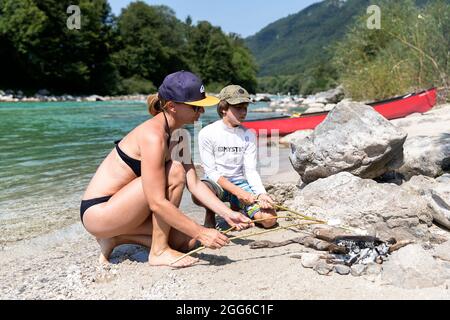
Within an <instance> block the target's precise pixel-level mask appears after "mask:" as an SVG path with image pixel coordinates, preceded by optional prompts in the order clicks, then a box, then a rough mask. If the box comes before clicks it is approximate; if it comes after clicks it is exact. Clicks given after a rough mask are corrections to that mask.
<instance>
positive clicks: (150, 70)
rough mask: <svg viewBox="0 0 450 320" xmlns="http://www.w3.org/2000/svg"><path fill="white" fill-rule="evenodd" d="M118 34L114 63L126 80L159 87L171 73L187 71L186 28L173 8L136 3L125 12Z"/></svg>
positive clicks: (123, 12)
mask: <svg viewBox="0 0 450 320" xmlns="http://www.w3.org/2000/svg"><path fill="white" fill-rule="evenodd" d="M118 30H119V33H120V49H119V50H118V51H117V52H116V53H115V54H114V58H113V59H114V62H115V64H116V66H117V67H118V69H119V72H120V75H121V77H123V78H124V79H131V78H133V77H135V78H134V79H135V81H137V80H136V79H141V81H144V82H145V81H148V82H152V83H155V84H159V83H161V82H162V81H163V79H164V76H165V75H167V74H168V73H171V72H174V71H177V70H180V69H186V68H188V64H187V61H186V59H185V58H184V56H183V54H182V52H183V47H185V36H184V26H183V24H182V23H181V22H180V21H179V20H177V18H176V17H175V13H174V12H173V10H171V9H170V8H168V7H166V6H149V5H147V4H146V3H144V2H142V1H137V2H133V3H131V4H129V5H128V7H127V8H125V9H124V10H122V13H121V15H120V16H119V18H118ZM136 77H137V78H136Z"/></svg>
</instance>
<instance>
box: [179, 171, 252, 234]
mask: <svg viewBox="0 0 450 320" xmlns="http://www.w3.org/2000/svg"><path fill="white" fill-rule="evenodd" d="M184 167H185V170H186V180H187V186H188V189H189V191H190V192H191V193H192V194H193V195H194V197H196V198H197V199H198V200H199V201H200V202H201V203H203V205H205V206H206V207H207V208H209V209H210V210H211V211H213V212H215V213H217V214H218V215H219V216H221V217H222V218H224V219H225V221H227V223H228V224H229V225H230V226H232V227H233V226H236V229H238V230H242V229H245V228H248V227H251V226H253V224H252V221H251V220H250V219H249V218H247V217H245V216H244V215H242V214H241V213H239V212H236V211H233V210H231V209H230V208H229V207H228V206H226V205H225V204H224V203H223V202H222V201H220V199H219V198H217V196H216V195H215V194H214V193H213V192H212V191H211V189H209V188H208V187H207V186H206V185H205V184H204V183H203V182H202V181H200V179H198V176H197V173H196V171H195V167H194V165H192V164H189V165H184Z"/></svg>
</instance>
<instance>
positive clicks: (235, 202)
mask: <svg viewBox="0 0 450 320" xmlns="http://www.w3.org/2000/svg"><path fill="white" fill-rule="evenodd" d="M201 181H203V182H205V183H207V184H209V185H210V186H211V187H212V189H213V190H214V192H215V193H216V195H217V197H218V198H219V199H220V200H221V201H223V202H229V203H230V204H231V206H232V208H239V211H240V212H241V213H243V214H245V215H246V216H248V217H249V218H250V219H253V217H254V216H255V214H257V213H258V212H259V211H260V210H261V207H260V206H259V204H257V203H254V204H251V205H245V204H243V203H241V202H240V201H239V199H238V198H237V197H236V196H235V195H234V194H231V193H229V192H228V191H226V190H224V189H223V188H222V187H221V186H220V185H218V184H217V183H216V182H214V181H212V180H211V179H208V178H206V179H202V180H201ZM230 182H231V183H232V184H234V185H235V186H237V187H239V188H241V189H243V190H244V191H247V192H249V193H251V194H253V195H255V193H254V192H253V190H252V188H251V187H250V185H249V184H248V181H247V180H235V181H233V180H230Z"/></svg>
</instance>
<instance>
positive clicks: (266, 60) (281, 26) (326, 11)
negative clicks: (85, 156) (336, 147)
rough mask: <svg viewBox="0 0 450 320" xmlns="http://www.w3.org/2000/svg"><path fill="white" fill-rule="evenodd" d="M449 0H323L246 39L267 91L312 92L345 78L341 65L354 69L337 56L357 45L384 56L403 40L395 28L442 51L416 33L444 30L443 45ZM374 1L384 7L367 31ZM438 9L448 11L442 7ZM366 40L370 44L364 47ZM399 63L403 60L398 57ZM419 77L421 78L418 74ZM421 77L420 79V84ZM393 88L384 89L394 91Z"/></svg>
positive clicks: (431, 35) (261, 84) (261, 86)
mask: <svg viewBox="0 0 450 320" xmlns="http://www.w3.org/2000/svg"><path fill="white" fill-rule="evenodd" d="M440 3H441V4H442V5H441V4H440ZM449 3H450V0H401V1H386V0H377V1H371V0H325V1H321V2H318V3H315V4H313V5H311V6H309V7H307V8H305V9H304V10H302V11H300V12H298V13H297V14H293V15H289V16H288V17H285V18H283V19H280V20H278V21H275V22H273V23H271V24H269V25H268V26H267V27H265V28H263V29H262V30H261V31H259V32H258V33H256V34H255V35H254V36H251V37H248V38H246V39H245V43H246V44H247V46H248V47H249V48H250V50H251V51H252V53H253V55H254V56H255V58H256V61H257V64H258V67H259V73H258V76H259V77H258V89H259V90H260V91H267V92H282V93H287V92H291V93H302V94H310V93H313V92H317V91H320V90H325V89H328V88H330V87H333V86H336V85H337V84H339V83H342V78H343V75H345V74H346V72H345V70H344V69H343V67H345V68H347V70H356V67H355V66H352V64H351V61H347V62H346V63H345V64H342V63H341V62H342V61H336V60H337V59H336V57H337V55H338V54H339V55H340V56H347V55H348V56H350V55H351V54H354V53H355V51H357V50H362V51H363V52H364V51H365V50H366V49H367V50H368V51H371V50H374V48H373V47H376V48H375V51H376V52H377V53H379V54H380V57H381V54H382V53H385V52H384V51H383V50H382V49H385V48H390V47H392V46H394V45H395V43H396V42H399V41H398V39H393V37H392V36H391V35H389V32H395V33H396V35H397V36H401V37H404V40H406V39H408V41H411V42H414V43H416V44H417V45H419V46H421V48H422V49H424V50H428V51H427V52H428V53H430V55H431V56H432V55H434V54H436V52H438V51H442V50H441V48H440V49H438V50H437V49H436V48H431V47H430V46H428V48H425V44H424V43H417V41H418V39H417V35H418V34H419V33H420V34H421V35H422V36H425V37H428V38H429V39H431V38H434V35H436V36H438V38H439V35H440V38H439V39H440V42H439V45H440V47H443V46H445V44H446V43H447V38H448V37H449V36H448V34H449V32H448V30H447V24H446V23H447V16H448V12H446V9H447V8H448V6H446V4H449ZM370 5H378V6H379V7H380V9H381V21H382V28H381V30H369V29H368V28H367V27H366V19H367V18H368V17H369V16H370V15H368V14H367V8H368V7H369V6H370ZM439 8H440V9H441V10H444V11H443V12H439V10H440V9H439ZM421 13H423V14H426V15H430V19H425V20H426V21H425V20H423V19H422V20H420V19H418V17H419V16H420V14H421ZM408 15H409V16H408ZM438 15H439V16H438ZM408 19H409V20H408ZM392 21H397V22H396V23H392ZM421 21H422V22H423V21H425V23H421ZM383 26H384V27H383ZM389 28H390V30H388V29H389ZM414 28H416V29H414ZM349 35H351V36H352V37H353V39H355V38H357V37H359V38H360V39H361V40H364V41H361V42H364V43H360V44H358V45H356V42H355V41H350V40H349V37H348V36H349ZM380 35H382V36H380ZM414 35H416V36H414ZM424 39H426V38H424ZM408 41H406V42H405V43H404V44H403V47H401V48H400V50H404V52H405V54H408V55H409V58H410V60H409V64H410V65H412V64H413V62H416V63H417V62H418V63H421V62H420V61H422V60H420V59H419V60H420V61H418V60H417V59H415V60H414V57H412V56H411V52H410V51H411V50H412V51H414V50H415V49H412V48H413V47H414V45H413V46H406V44H407V43H408ZM408 44H409V45H411V44H412V43H408ZM339 45H340V46H339ZM354 45H355V46H354ZM364 45H365V46H366V47H367V48H364ZM358 46H359V47H358ZM361 46H362V47H361ZM371 47H372V48H371ZM337 49H339V53H337ZM366 53H367V56H364V55H360V56H358V59H360V58H361V59H363V58H364V59H366V60H365V61H366V67H367V65H368V64H369V63H370V62H372V61H371V60H372V58H374V56H373V55H371V54H370V52H366ZM423 54H424V52H422V55H423ZM416 55H417V52H416ZM380 57H379V59H381V58H380ZM396 62H397V63H399V62H400V60H399V61H396ZM428 62H430V61H428ZM380 63H381V64H382V62H380ZM385 65H386V66H388V65H389V64H385ZM394 65H395V64H394ZM445 68H446V62H443V66H441V69H445ZM410 69H411V68H410ZM358 70H360V69H358ZM361 70H362V69H361ZM374 71H375V69H374ZM409 71H411V70H409ZM386 72H387V71H386ZM372 75H373V74H372ZM378 76H379V77H380V78H381V77H383V76H388V75H387V74H381V73H380V74H379V75H378ZM361 77H364V75H362V76H361ZM350 78H351V76H350ZM404 78H405V77H404ZM418 78H419V80H423V77H421V76H420V75H419V76H418ZM430 79H431V78H430ZM415 80H416V79H415ZM415 80H412V81H415ZM412 81H410V82H412ZM422 82H423V81H419V83H420V84H422ZM428 82H431V80H430V81H428ZM441 82H442V81H441ZM403 83H404V86H403V87H405V86H407V85H406V81H403ZM394 87H395V86H392V88H391V90H386V91H385V93H384V94H387V93H388V92H392V91H395V90H396V89H395V88H394ZM375 91H378V93H379V94H376V95H375V94H373V92H374V91H372V94H371V95H373V96H378V95H381V96H382V95H383V93H380V89H377V90H375Z"/></svg>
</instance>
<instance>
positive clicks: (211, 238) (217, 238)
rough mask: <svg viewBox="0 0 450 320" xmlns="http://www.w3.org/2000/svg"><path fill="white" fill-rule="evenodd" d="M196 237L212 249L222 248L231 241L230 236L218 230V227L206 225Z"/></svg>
mask: <svg viewBox="0 0 450 320" xmlns="http://www.w3.org/2000/svg"><path fill="white" fill-rule="evenodd" d="M195 238H196V239H197V240H199V241H200V242H201V243H202V244H203V245H204V246H205V247H207V248H210V249H220V248H222V247H223V246H225V245H227V244H228V243H230V239H228V237H227V236H226V235H224V234H223V233H221V232H219V231H217V230H216V229H210V228H204V227H202V231H201V232H200V234H199V235H197V237H195Z"/></svg>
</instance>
